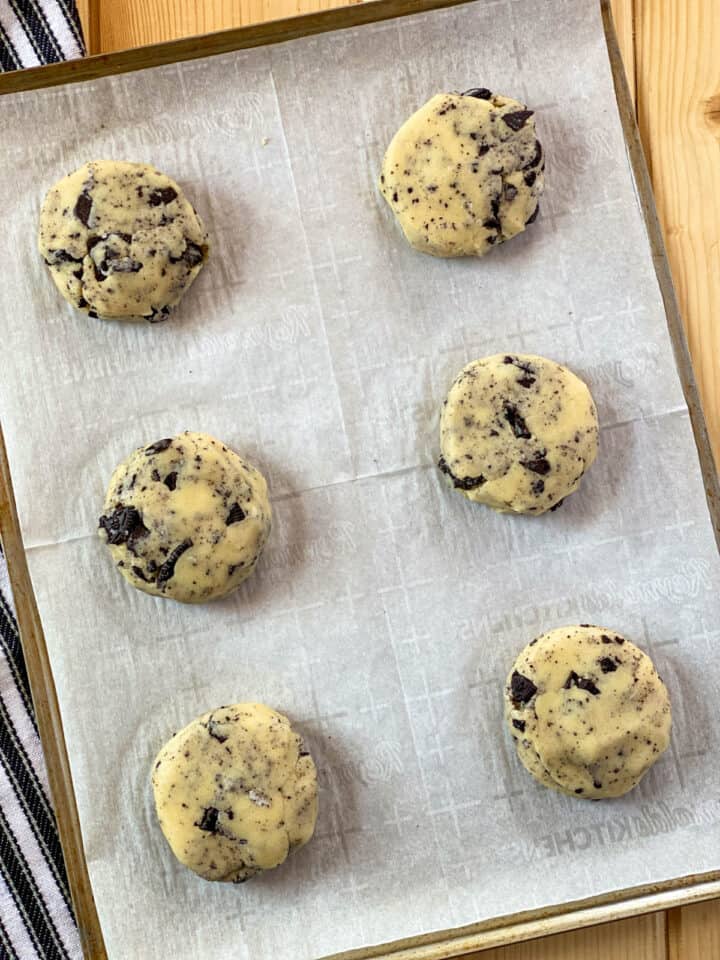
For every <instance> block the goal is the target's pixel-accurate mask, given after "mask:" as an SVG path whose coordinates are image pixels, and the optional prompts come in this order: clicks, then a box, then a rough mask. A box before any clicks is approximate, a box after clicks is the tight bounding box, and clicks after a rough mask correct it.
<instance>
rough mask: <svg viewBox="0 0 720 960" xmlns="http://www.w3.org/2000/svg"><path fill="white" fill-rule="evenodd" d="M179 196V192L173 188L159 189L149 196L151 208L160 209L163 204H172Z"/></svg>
mask: <svg viewBox="0 0 720 960" xmlns="http://www.w3.org/2000/svg"><path fill="white" fill-rule="evenodd" d="M176 196H177V190H173V188H172V187H157V188H156V189H155V190H151V191H150V193H149V194H148V203H149V204H150V206H151V207H159V206H160V204H161V203H172V202H173V200H174V199H175V197H176Z"/></svg>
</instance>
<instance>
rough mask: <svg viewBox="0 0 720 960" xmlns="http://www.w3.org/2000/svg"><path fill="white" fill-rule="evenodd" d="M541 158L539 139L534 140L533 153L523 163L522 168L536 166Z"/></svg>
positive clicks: (526, 168)
mask: <svg viewBox="0 0 720 960" xmlns="http://www.w3.org/2000/svg"><path fill="white" fill-rule="evenodd" d="M541 160H542V144H541V143H540V141H539V140H536V141H535V153H534V154H533V155H532V157H531V158H530V159H529V160H528V162H527V163H526V164H525V166H524V167H523V170H529V169H530V167H537V166H539V165H540V161H541Z"/></svg>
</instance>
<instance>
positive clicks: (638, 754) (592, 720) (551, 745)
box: [505, 624, 671, 799]
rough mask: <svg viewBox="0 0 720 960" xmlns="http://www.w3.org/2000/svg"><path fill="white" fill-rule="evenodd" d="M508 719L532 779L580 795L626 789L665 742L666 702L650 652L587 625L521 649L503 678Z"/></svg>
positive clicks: (586, 796)
mask: <svg viewBox="0 0 720 960" xmlns="http://www.w3.org/2000/svg"><path fill="white" fill-rule="evenodd" d="M505 716H506V720H507V723H508V727H509V730H510V734H511V736H512V738H513V740H514V741H515V746H516V748H517V753H518V757H519V758H520V760H521V762H522V763H523V765H524V766H525V767H526V769H527V770H528V771H529V772H530V773H531V774H532V775H533V776H534V777H535V779H536V780H538V781H539V782H540V783H542V784H544V785H545V786H547V787H553V788H555V789H556V790H560V791H561V792H562V793H566V794H568V795H570V796H574V797H580V798H582V799H601V798H604V797H619V796H621V795H622V794H624V793H627V792H628V790H632V788H633V787H635V786H637V784H638V783H639V782H640V780H641V779H642V777H643V776H644V775H645V774H646V773H647V771H648V770H649V769H650V767H651V766H652V765H653V764H654V763H655V761H656V760H657V759H658V757H660V755H661V754H662V753H663V751H664V750H665V749H666V748H667V746H668V743H669V741H670V725H671V713H670V699H669V696H668V692H667V688H666V687H665V684H664V683H663V682H662V680H661V679H660V677H659V676H658V673H657V671H656V669H655V667H654V665H653V662H652V660H651V659H650V657H648V655H647V654H646V653H643V651H642V650H640V649H638V647H636V646H635V644H633V643H631V642H630V641H629V640H626V639H625V638H624V637H623V636H622V635H621V634H619V633H617V632H616V631H614V630H607V629H605V628H604V627H595V626H589V625H587V624H583V625H581V626H569V627H558V628H557V629H556V630H551V631H549V632H548V633H544V634H543V635H542V636H540V637H538V638H537V639H536V640H533V641H532V642H531V643H530V644H528V646H527V647H525V649H524V650H523V651H522V653H521V654H520V656H519V657H518V658H517V660H516V661H515V663H514V664H513V668H512V670H511V671H510V675H509V676H508V679H507V682H506V685H505Z"/></svg>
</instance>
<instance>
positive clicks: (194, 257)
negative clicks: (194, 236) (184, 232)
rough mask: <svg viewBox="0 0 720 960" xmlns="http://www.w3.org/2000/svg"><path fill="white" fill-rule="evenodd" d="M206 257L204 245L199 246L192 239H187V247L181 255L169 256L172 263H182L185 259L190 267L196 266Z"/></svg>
mask: <svg viewBox="0 0 720 960" xmlns="http://www.w3.org/2000/svg"><path fill="white" fill-rule="evenodd" d="M204 258H205V255H204V253H203V249H202V247H199V246H198V245H197V244H196V243H193V242H192V240H186V241H185V249H184V250H183V252H182V253H181V254H180V256H179V257H172V256H171V257H168V260H169V261H170V263H180V261H181V260H183V261H184V262H185V263H186V264H187V265H188V266H189V267H196V266H197V265H198V264H199V263H202V262H203V260H204Z"/></svg>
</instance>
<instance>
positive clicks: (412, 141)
mask: <svg viewBox="0 0 720 960" xmlns="http://www.w3.org/2000/svg"><path fill="white" fill-rule="evenodd" d="M544 168H545V160H544V157H543V150H542V146H541V145H540V141H539V140H538V139H537V137H536V136H535V120H534V118H533V111H532V110H528V109H527V108H526V107H525V106H524V104H522V103H518V101H517V100H512V99H510V97H503V96H501V95H500V94H493V93H491V92H490V91H489V90H485V89H481V88H476V89H474V90H468V91H467V92H466V93H463V94H460V93H439V94H438V95H437V96H435V97H433V98H432V99H431V100H429V101H428V102H427V103H426V104H425V106H424V107H421V108H420V109H419V110H418V111H417V113H414V114H413V115H412V116H411V117H410V119H409V120H407V121H406V122H405V123H404V124H403V126H402V127H400V129H399V130H398V132H397V133H396V134H395V136H394V137H393V139H392V142H391V143H390V146H389V147H388V150H387V153H386V154H385V159H384V160H383V165H382V173H381V175H380V191H381V192H382V195H383V196H384V197H385V199H386V200H387V202H388V203H389V204H390V206H391V208H392V211H393V213H394V214H395V216H396V217H397V219H398V222H399V223H400V226H401V227H402V229H403V232H404V234H405V236H406V238H407V240H408V242H409V243H410V244H411V246H413V247H415V249H416V250H420V251H421V252H422V253H431V254H432V255H433V256H436V257H468V256H474V257H481V256H483V254H485V253H487V252H488V250H492V248H493V247H494V246H497V244H499V243H502V242H503V241H504V240H509V239H510V237H514V236H515V234H517V233H521V232H522V231H523V230H524V229H525V227H527V226H528V225H529V224H531V223H532V222H533V221H534V220H535V218H536V217H537V214H538V197H539V196H540V194H541V193H542V190H543V182H544V180H543V170H544Z"/></svg>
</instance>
